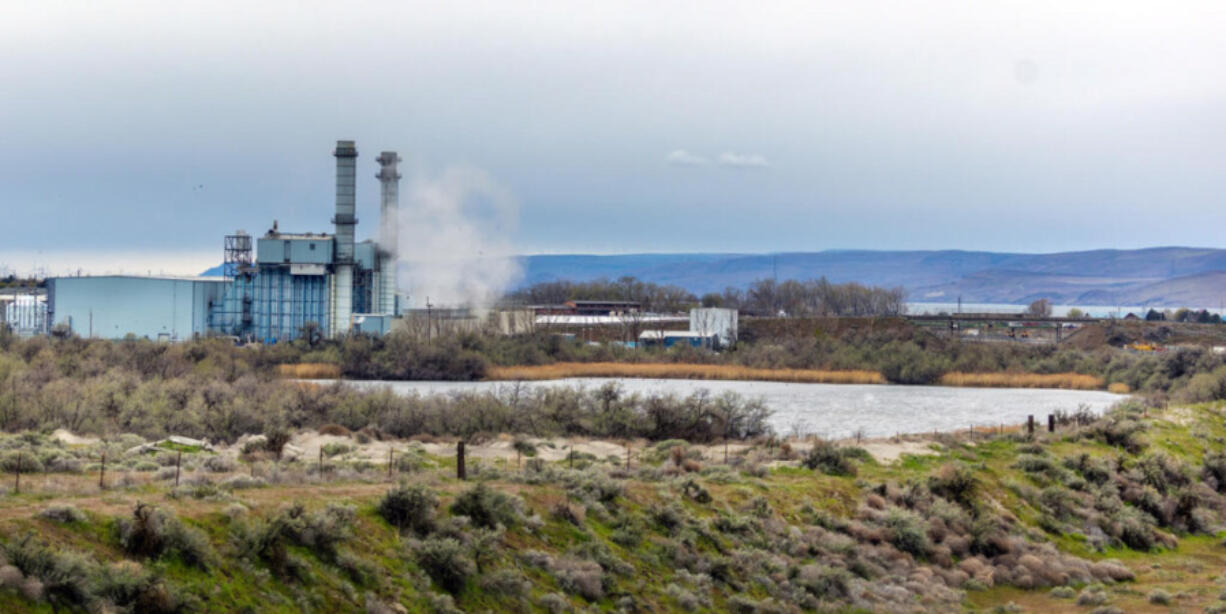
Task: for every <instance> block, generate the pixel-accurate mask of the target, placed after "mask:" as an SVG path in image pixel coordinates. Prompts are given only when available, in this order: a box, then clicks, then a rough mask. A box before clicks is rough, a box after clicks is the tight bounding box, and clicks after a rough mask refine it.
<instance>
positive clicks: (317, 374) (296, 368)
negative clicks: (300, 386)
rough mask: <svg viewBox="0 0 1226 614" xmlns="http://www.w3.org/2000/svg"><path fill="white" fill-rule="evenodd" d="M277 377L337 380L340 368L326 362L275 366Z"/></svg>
mask: <svg viewBox="0 0 1226 614" xmlns="http://www.w3.org/2000/svg"><path fill="white" fill-rule="evenodd" d="M277 375H280V376H281V377H291V378H294V379H337V378H339V377H340V376H341V368H340V367H338V366H336V365H333V364H328V363H326V362H305V363H299V364H292V365H277Z"/></svg>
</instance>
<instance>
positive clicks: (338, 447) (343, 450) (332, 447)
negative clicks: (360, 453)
mask: <svg viewBox="0 0 1226 614" xmlns="http://www.w3.org/2000/svg"><path fill="white" fill-rule="evenodd" d="M353 449H354V448H353V446H351V445H349V444H346V443H338V442H333V443H325V444H324V445H323V448H322V451H323V453H324V456H326V457H328V458H332V457H333V456H340V455H342V454H348V453H350V452H352V451H353Z"/></svg>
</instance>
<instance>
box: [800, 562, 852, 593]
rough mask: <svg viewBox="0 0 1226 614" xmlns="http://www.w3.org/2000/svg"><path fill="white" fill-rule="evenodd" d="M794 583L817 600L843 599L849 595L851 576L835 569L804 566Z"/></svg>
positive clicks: (844, 570) (842, 570) (846, 572)
mask: <svg viewBox="0 0 1226 614" xmlns="http://www.w3.org/2000/svg"><path fill="white" fill-rule="evenodd" d="M796 583H797V584H800V585H801V586H803V587H804V589H805V591H807V592H808V593H809V594H811V595H813V596H814V597H817V598H818V599H844V598H846V597H847V596H848V595H850V594H851V574H850V573H849V572H848V571H847V570H846V569H841V568H837V567H827V566H825V565H805V566H804V567H801V568H800V569H799V570H798V571H797V573H796Z"/></svg>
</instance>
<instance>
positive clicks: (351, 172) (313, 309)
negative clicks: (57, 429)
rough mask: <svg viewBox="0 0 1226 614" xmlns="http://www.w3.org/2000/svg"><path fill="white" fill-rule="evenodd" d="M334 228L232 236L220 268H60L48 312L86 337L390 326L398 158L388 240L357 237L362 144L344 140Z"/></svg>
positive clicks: (388, 169)
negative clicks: (189, 272) (115, 271)
mask: <svg viewBox="0 0 1226 614" xmlns="http://www.w3.org/2000/svg"><path fill="white" fill-rule="evenodd" d="M333 155H335V156H336V161H337V164H336V167H337V173H336V213H335V216H334V217H333V219H332V222H333V224H334V226H335V232H334V233H333V234H330V235H329V234H325V233H286V232H281V231H280V230H279V229H278V228H277V225H276V223H275V222H274V224H273V227H272V229H271V230H269V231H268V232H267V233H266V234H265V235H264V236H262V237H259V238H253V237H252V236H250V235H248V234H246V233H242V232H239V233H236V234H234V235H229V236H227V237H225V250H224V256H225V257H224V263H225V264H224V266H223V267H222V272H223V275H222V276H221V277H136V276H122V275H120V276H96V277H60V278H53V279H51V280H49V288H48V309H47V311H48V317H49V318H50V319H51V321H52V325H53V326H58V325H62V326H67V327H68V328H69V329H70V330H72V331H73V332H74V333H76V334H79V335H82V336H93V337H102V338H112V339H114V338H123V337H126V336H128V335H135V336H137V337H146V338H150V339H165V340H172V341H173V340H181V339H189V338H192V337H196V336H202V335H210V334H212V335H226V336H233V337H236V338H239V339H242V340H245V341H258V342H263V343H276V342H279V341H289V340H293V339H295V338H297V337H298V336H299V335H301V334H302V333H303V332H304V331H305V330H307V329H309V328H312V327H313V328H314V329H315V330H317V331H319V333H321V334H323V335H326V336H330V337H336V336H340V335H344V334H347V333H350V332H362V333H367V334H383V333H386V332H387V331H388V330H389V329H390V327H391V321H392V319H393V318H395V317H396V316H397V315H398V314H399V311H400V302H401V298H400V295H399V292H398V290H397V280H396V249H395V248H396V240H397V233H396V225H397V223H398V221H397V215H396V214H397V209H398V198H399V188H398V184H399V180H400V174H399V173H398V172H397V169H396V166H397V163H398V162H399V161H400V158H399V156H397V155H396V153H395V152H390V151H385V152H383V153H382V154H381V155H380V156H379V157H378V159H377V161H378V163H379V166H380V171H379V173H378V174H377V175H376V177H377V178H378V179H379V180H380V185H381V190H380V193H381V203H380V211H381V215H382V218H383V219H382V220H381V224H382V232H381V233H380V236H381V237H383V239H384V240H385V241H386V242H387V244H386V245H381V244H378V243H376V242H373V241H363V242H360V243H355V241H354V231H355V226H356V225H357V221H358V220H357V218H356V216H355V215H354V212H355V209H356V207H355V189H354V188H355V183H356V182H355V175H356V164H355V160H356V158H357V155H358V153H357V149H356V148H355V147H354V144H353V142H352V141H337V146H336V150H335V151H334V154H333Z"/></svg>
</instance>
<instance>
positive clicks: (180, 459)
mask: <svg viewBox="0 0 1226 614" xmlns="http://www.w3.org/2000/svg"><path fill="white" fill-rule="evenodd" d="M182 464H183V450H179V453H178V455H176V456H175V488H178V487H179V466H180V465H182Z"/></svg>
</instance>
